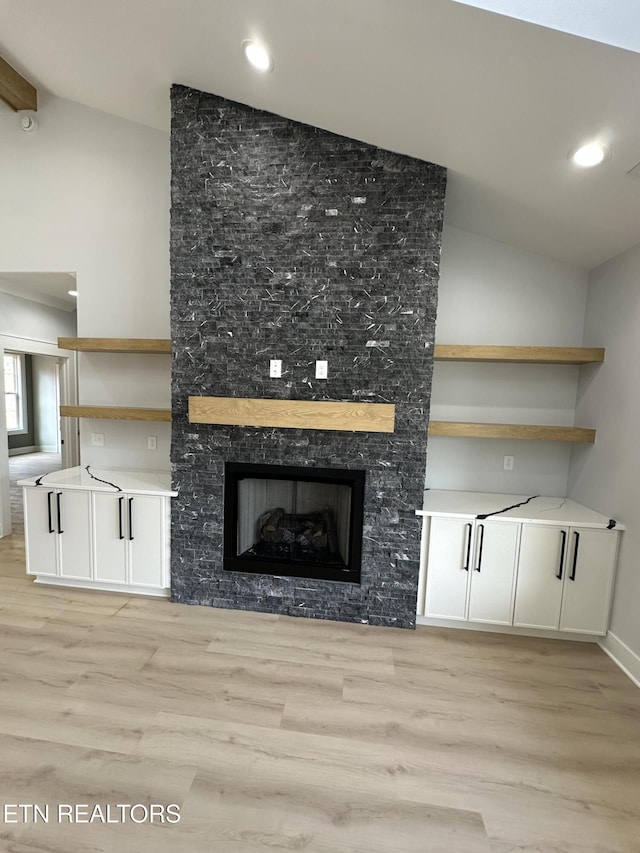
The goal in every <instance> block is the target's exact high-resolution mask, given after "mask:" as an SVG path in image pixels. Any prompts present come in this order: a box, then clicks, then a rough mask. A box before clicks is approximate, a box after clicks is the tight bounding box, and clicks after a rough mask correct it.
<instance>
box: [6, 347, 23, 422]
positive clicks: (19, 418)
mask: <svg viewBox="0 0 640 853" xmlns="http://www.w3.org/2000/svg"><path fill="white" fill-rule="evenodd" d="M25 397H26V394H25V378H24V355H23V354H22V353H19V352H5V354H4V407H5V413H6V418H7V432H9V433H19V432H27V413H26V399H25Z"/></svg>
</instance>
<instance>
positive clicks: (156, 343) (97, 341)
mask: <svg viewBox="0 0 640 853" xmlns="http://www.w3.org/2000/svg"><path fill="white" fill-rule="evenodd" d="M58 346H59V347H60V349H72V350H78V351H79V352H129V353H131V352H133V353H151V354H154V355H158V354H162V353H170V352H171V341H170V340H169V339H168V338H58Z"/></svg>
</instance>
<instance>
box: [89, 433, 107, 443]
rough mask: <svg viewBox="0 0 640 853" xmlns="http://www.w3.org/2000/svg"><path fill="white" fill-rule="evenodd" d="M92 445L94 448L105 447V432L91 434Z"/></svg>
mask: <svg viewBox="0 0 640 853" xmlns="http://www.w3.org/2000/svg"><path fill="white" fill-rule="evenodd" d="M91 444H92V445H93V446H94V447H104V433H103V432H92V433H91Z"/></svg>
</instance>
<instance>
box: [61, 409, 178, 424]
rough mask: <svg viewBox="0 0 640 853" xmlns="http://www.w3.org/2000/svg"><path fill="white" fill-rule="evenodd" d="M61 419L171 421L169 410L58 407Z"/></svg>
mask: <svg viewBox="0 0 640 853" xmlns="http://www.w3.org/2000/svg"><path fill="white" fill-rule="evenodd" d="M60 417H62V418H99V419H103V420H104V419H106V420H112V421H169V422H170V421H171V409H139V408H124V407H122V406H60Z"/></svg>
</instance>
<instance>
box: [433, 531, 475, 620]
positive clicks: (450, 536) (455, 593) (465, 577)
mask: <svg viewBox="0 0 640 853" xmlns="http://www.w3.org/2000/svg"><path fill="white" fill-rule="evenodd" d="M472 539H473V524H472V523H471V522H469V521H467V520H465V519H461V518H432V519H431V531H430V534H429V551H428V557H427V596H426V606H425V615H427V616H437V617H440V618H444V619H466V617H467V589H468V583H469V570H470V562H471V549H472Z"/></svg>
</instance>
